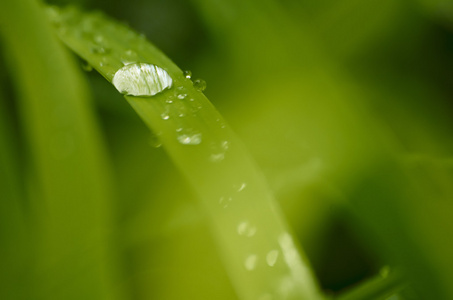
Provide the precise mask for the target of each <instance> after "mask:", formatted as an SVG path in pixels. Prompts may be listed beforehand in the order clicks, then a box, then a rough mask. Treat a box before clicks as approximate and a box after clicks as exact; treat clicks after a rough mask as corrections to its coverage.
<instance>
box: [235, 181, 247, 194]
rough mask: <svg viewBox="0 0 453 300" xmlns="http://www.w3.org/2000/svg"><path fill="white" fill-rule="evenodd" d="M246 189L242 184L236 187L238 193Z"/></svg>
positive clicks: (245, 184) (244, 184) (245, 185)
mask: <svg viewBox="0 0 453 300" xmlns="http://www.w3.org/2000/svg"><path fill="white" fill-rule="evenodd" d="M246 187H247V183H245V182H243V183H241V184H240V185H239V186H238V187H237V191H238V192H242V191H243V190H244V189H245V188H246Z"/></svg>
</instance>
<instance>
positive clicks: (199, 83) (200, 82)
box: [193, 79, 206, 92]
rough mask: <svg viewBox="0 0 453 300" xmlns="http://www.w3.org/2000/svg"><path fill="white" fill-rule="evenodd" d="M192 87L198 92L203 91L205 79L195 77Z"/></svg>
mask: <svg viewBox="0 0 453 300" xmlns="http://www.w3.org/2000/svg"><path fill="white" fill-rule="evenodd" d="M193 87H194V88H195V89H196V90H197V91H199V92H203V91H204V90H205V89H206V81H204V80H203V79H196V80H195V81H194V82H193Z"/></svg>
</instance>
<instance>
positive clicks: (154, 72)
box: [112, 63, 173, 96]
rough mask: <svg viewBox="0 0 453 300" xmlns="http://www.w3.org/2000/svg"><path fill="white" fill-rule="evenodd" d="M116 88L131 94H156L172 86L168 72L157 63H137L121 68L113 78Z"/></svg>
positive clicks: (123, 92)
mask: <svg viewBox="0 0 453 300" xmlns="http://www.w3.org/2000/svg"><path fill="white" fill-rule="evenodd" d="M112 83H113V85H114V86H115V87H116V89H117V90H118V91H119V92H120V93H122V94H126V95H131V96H154V95H156V94H158V93H160V92H162V91H163V90H165V89H169V88H171V86H172V83H173V80H172V79H171V77H170V75H168V73H167V72H166V71H165V70H164V69H162V68H160V67H158V66H155V65H151V64H144V63H137V64H129V65H126V66H124V67H122V68H121V69H119V70H118V71H117V72H116V73H115V76H113V80H112Z"/></svg>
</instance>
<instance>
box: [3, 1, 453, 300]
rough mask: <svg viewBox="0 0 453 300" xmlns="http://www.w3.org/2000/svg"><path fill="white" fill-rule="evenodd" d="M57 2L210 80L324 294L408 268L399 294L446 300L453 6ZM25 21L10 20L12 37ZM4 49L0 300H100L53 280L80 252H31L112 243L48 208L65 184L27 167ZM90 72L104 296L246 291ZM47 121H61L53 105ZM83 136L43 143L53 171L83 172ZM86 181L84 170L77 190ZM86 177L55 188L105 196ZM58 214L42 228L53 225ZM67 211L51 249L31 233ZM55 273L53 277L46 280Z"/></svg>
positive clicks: (177, 182)
mask: <svg viewBox="0 0 453 300" xmlns="http://www.w3.org/2000/svg"><path fill="white" fill-rule="evenodd" d="M11 1H12V0H11ZM48 4H55V5H59V6H65V5H77V6H79V7H81V8H82V9H83V10H87V11H91V10H100V11H102V12H105V13H106V14H107V15H109V16H112V17H114V18H115V19H117V20H120V21H121V22H125V23H127V24H129V25H130V27H132V28H134V29H136V30H137V31H138V32H140V33H143V34H144V35H145V36H146V37H147V38H148V39H149V40H150V41H151V42H152V43H154V44H155V45H156V46H157V47H159V48H160V49H161V50H162V51H163V52H164V53H165V54H166V55H167V56H168V57H170V58H171V59H172V60H173V61H174V62H175V63H176V64H177V65H178V66H179V67H180V68H182V69H187V70H191V71H192V72H193V74H194V76H193V77H194V78H203V79H205V80H206V81H207V83H208V88H207V89H206V91H205V95H206V96H207V97H208V98H209V99H210V100H211V102H212V103H213V104H214V105H215V106H216V108H217V109H218V110H219V111H220V113H221V114H222V115H223V116H224V117H225V119H226V120H227V121H228V123H229V124H230V125H231V126H232V127H233V129H234V130H235V131H236V133H237V134H238V136H239V137H240V138H241V140H242V141H243V142H244V144H245V145H246V147H247V149H248V151H249V153H250V154H251V156H252V157H253V159H254V160H255V161H256V163H257V165H258V167H259V168H260V170H262V172H263V174H264V177H265V179H266V181H267V183H268V184H269V186H270V188H271V190H272V192H273V194H274V195H275V197H276V199H277V200H278V202H279V204H280V205H281V207H282V209H283V211H284V213H285V216H286V217H287V220H288V222H289V223H290V224H291V226H292V227H293V229H294V231H295V233H296V234H297V238H298V239H299V241H300V243H301V245H302V246H303V248H304V249H305V251H306V252H307V255H308V257H309V259H310V262H311V263H312V266H313V268H314V272H315V274H316V276H317V278H318V280H319V283H320V286H321V288H322V289H323V291H325V293H326V294H327V295H330V296H337V295H340V294H341V293H342V292H344V291H347V290H350V289H351V288H354V287H356V286H358V285H360V284H361V283H363V282H366V281H367V280H368V279H371V278H375V277H376V276H377V277H379V278H381V277H383V280H384V279H385V278H384V277H385V276H386V273H388V272H389V270H390V274H391V273H392V272H393V270H395V269H398V270H403V273H404V274H405V275H404V282H407V283H409V286H408V287H407V288H405V289H403V290H402V291H401V292H400V293H398V294H395V295H394V296H392V297H393V298H391V299H453V287H452V286H451V284H450V283H451V280H453V244H452V239H451V237H452V236H453V202H452V201H453V182H452V179H453V177H452V175H453V156H452V150H453V139H452V138H451V136H452V134H451V133H452V130H453V123H452V121H453V119H452V117H453V110H452V108H453V104H452V99H453V89H452V88H451V87H452V80H453V69H452V66H453V35H452V29H453V27H452V26H453V2H451V1H448V0H418V1H416V0H379V1H378V0H369V1H359V0H341V1H333V0H301V1H297V0H281V1H271V0H262V1H255V0H247V1H245V0H243V1H236V0H231V1H227V0H216V1H214V0H211V1H210V0H191V1H188V0H166V1H164V0H147V1H145V0H129V1H106V0H98V1H89V0H80V1H69V0H68V1H63V0H61V1H57V0H56V1H49V2H48ZM4 5H5V7H6V9H5V10H4V11H5V13H8V4H4ZM2 6H3V5H2ZM16 22H17V23H16V24H18V23H21V20H20V19H18V20H17V19H16ZM16 24H15V23H12V24H10V25H8V23H7V22H2V23H1V25H2V27H3V28H2V32H3V35H4V36H7V34H5V32H6V31H8V30H14V29H12V27H14V26H18V25H16ZM8 26H11V27H8ZM17 28H19V27H17ZM17 31H18V34H17V36H18V37H19V36H20V34H21V31H20V30H19V29H17ZM24 34H26V33H24ZM8 41H9V40H8V38H3V39H2V40H0V46H1V48H0V50H1V54H2V61H1V68H2V70H4V71H3V72H1V75H0V84H1V86H0V92H1V93H0V100H1V101H0V103H1V106H0V121H1V124H0V138H1V140H0V146H1V147H0V149H1V153H0V154H1V155H0V158H1V161H0V163H1V164H0V171H1V174H0V203H1V204H0V248H1V249H0V299H73V298H68V295H71V294H73V295H74V299H100V298H103V297H101V296H99V295H96V293H94V292H93V293H92V290H91V289H93V290H96V288H93V287H92V286H90V284H89V283H90V282H91V281H90V278H85V279H84V281H83V282H81V283H80V284H79V283H78V282H77V281H75V282H71V283H69V282H66V281H65V280H67V279H61V282H59V281H58V280H59V279H58V278H59V277H60V276H61V272H63V273H68V274H73V273H74V274H77V272H81V273H83V267H80V266H79V262H78V259H79V258H78V257H62V258H59V257H54V256H52V257H50V256H51V254H50V253H52V252H48V250H46V249H47V248H45V247H44V248H42V247H41V248H39V247H38V248H39V249H38V250H37V249H36V247H35V246H34V245H35V244H36V242H37V241H38V244H39V243H40V242H39V241H45V242H43V243H44V244H46V245H47V244H52V243H56V244H59V243H63V244H64V241H62V240H58V241H56V240H52V239H54V238H55V237H59V238H61V237H65V238H67V239H68V240H70V241H71V240H77V239H79V238H80V239H81V242H80V245H79V246H80V247H81V248H83V247H84V245H85V244H84V243H86V242H88V243H94V244H96V243H102V241H99V240H97V239H96V236H97V235H96V233H93V237H90V239H87V238H86V237H85V235H84V234H85V233H86V232H87V231H90V232H91V231H93V232H96V230H97V229H96V228H83V227H78V226H77V225H76V223H77V218H80V217H82V216H84V212H83V209H86V210H87V211H89V210H90V209H91V208H90V206H89V205H91V204H88V206H86V207H85V208H83V209H81V211H78V208H77V206H74V207H72V206H65V205H63V204H62V205H61V206H60V207H59V208H58V209H57V210H56V211H53V212H51V213H48V212H47V213H43V210H44V211H45V210H46V200H45V198H46V193H45V188H43V187H42V186H41V185H43V186H45V185H46V184H49V185H54V184H57V185H58V184H59V179H58V178H53V179H52V180H51V182H48V183H43V182H41V181H40V180H41V179H40V178H41V177H40V175H39V174H40V171H39V170H40V168H42V167H40V166H42V165H40V164H39V163H38V164H36V163H35V162H34V151H38V150H36V149H35V148H33V147H31V146H30V145H31V144H33V141H30V139H31V138H30V134H29V131H30V129H29V128H33V127H34V126H39V125H34V123H33V122H35V121H36V120H35V119H33V118H31V117H30V114H29V113H28V112H27V110H28V107H27V106H24V105H23V104H18V101H19V100H18V99H20V98H21V97H24V95H23V93H22V92H21V89H23V87H22V86H21V85H20V84H18V82H20V81H21V75H20V72H18V74H19V75H17V74H16V73H17V72H16V71H15V70H16V66H17V65H18V64H20V63H18V62H17V61H16V60H15V59H12V58H11V57H13V56H14V55H12V54H11V51H10V49H9V48H8V46H7V44H8ZM37 43H39V41H38V42H37ZM43 43H44V41H43ZM41 48H42V49H46V47H41ZM41 48H39V47H37V49H41ZM29 51H33V48H31V49H30V50H29ZM37 51H41V50H37ZM49 51H50V50H49ZM49 59H50V60H52V58H51V57H50V58H49ZM48 63H49V64H50V65H51V64H52V62H51V61H50V62H48ZM76 63H77V67H78V68H80V69H82V67H83V66H84V62H83V61H81V60H79V59H76ZM55 68H56V71H55V72H60V71H59V70H58V68H57V66H56V67H55ZM17 69H20V68H17ZM61 72H62V71H61ZM84 72H85V71H84ZM15 74H16V75H15ZM83 75H84V78H82V79H80V80H81V81H82V83H81V85H83V84H86V83H85V82H83V81H84V80H86V81H87V83H88V86H89V91H90V92H91V94H92V97H91V98H92V101H93V103H92V107H93V108H94V118H93V120H91V119H90V118H88V119H89V120H88V121H86V122H88V123H90V122H93V123H98V124H99V125H100V128H101V130H100V133H93V136H90V137H87V138H86V139H87V140H89V141H92V143H105V149H106V151H105V153H107V154H106V156H105V162H101V163H100V164H101V165H105V166H107V167H105V168H104V170H108V171H106V173H108V175H107V177H110V178H109V180H110V181H111V185H112V186H113V194H114V195H107V196H105V195H104V196H105V199H107V200H106V201H105V202H103V204H102V205H104V206H105V207H106V210H107V211H109V213H106V215H108V216H107V217H106V216H98V215H90V218H93V220H96V219H98V218H100V219H102V218H107V219H109V221H108V222H109V223H108V224H110V225H109V226H110V227H108V228H107V231H108V236H109V239H110V241H109V243H111V244H112V245H114V247H113V248H114V249H115V250H114V254H112V257H109V258H108V259H107V261H106V262H105V264H106V265H107V266H109V265H112V266H113V265H115V266H118V267H117V271H113V270H112V273H115V272H117V273H118V274H114V277H115V280H116V281H115V282H117V285H115V286H107V287H106V289H110V290H111V294H112V295H110V296H108V297H107V296H105V299H114V298H118V299H137V300H142V299H169V300H170V299H219V300H220V299H237V298H236V295H235V292H234V290H233V288H232V286H231V283H230V281H229V279H228V276H227V275H226V272H225V269H224V266H223V265H222V262H221V260H220V256H219V251H220V250H219V249H218V248H217V247H216V245H215V243H214V241H213V238H212V237H211V233H210V229H209V223H208V222H207V221H206V217H205V216H204V213H203V211H202V210H201V208H199V207H198V202H197V199H196V196H195V195H194V193H193V191H192V188H191V187H190V186H189V184H188V183H187V182H186V180H185V179H184V178H183V177H182V175H181V174H180V173H179V171H178V170H177V169H176V168H175V166H174V165H173V163H172V161H171V160H170V159H169V158H168V157H167V155H166V154H165V150H164V149H162V148H159V147H158V148H156V147H154V146H155V144H156V139H157V137H156V135H155V134H154V133H151V134H150V132H149V130H148V129H147V128H146V127H145V125H144V124H143V122H142V121H141V120H140V119H139V118H138V117H137V115H136V114H135V113H134V112H133V110H132V109H131V108H130V107H129V105H128V104H127V102H126V101H124V98H123V97H122V95H120V94H119V93H118V92H117V91H116V90H115V89H114V88H113V87H112V86H111V85H110V84H109V83H108V82H107V81H105V80H104V78H102V77H101V76H100V75H99V74H97V73H95V72H85V73H84V74H83ZM24 81H25V80H24ZM64 93H65V90H64V89H63V94H64ZM66 93H70V91H66ZM86 98H87V99H89V97H88V96H87V97H86ZM37 105H38V106H39V104H37ZM89 105H91V104H89ZM89 107H90V106H89ZM30 110H31V108H30ZM82 110H83V109H82ZM45 113H46V112H43V115H42V117H43V118H46V117H47V116H46V115H45ZM47 113H48V114H59V113H61V112H59V111H58V107H57V108H56V111H54V112H47ZM80 122H81V123H80V124H85V121H84V120H80ZM61 124H63V125H61V126H63V127H64V126H65V125H64V122H62V123H61ZM90 124H91V123H90ZM70 126H71V125H70ZM80 126H83V125H80ZM27 128H28V129H27ZM76 142H77V141H73V140H71V139H67V138H66V137H65V136H63V137H58V138H56V142H55V145H51V146H50V148H48V151H50V152H52V151H54V152H55V153H56V155H57V156H58V155H62V156H63V158H61V159H62V160H60V158H58V157H57V159H55V161H53V162H51V163H54V164H55V166H56V167H55V168H57V169H58V170H60V169H61V172H63V173H64V172H65V171H64V170H68V169H71V170H72V168H76V166H73V165H77V163H76V162H75V161H74V162H72V163H71V160H70V159H66V156H65V155H66V154H65V153H66V152H68V153H70V152H71V151H78V150H77V146H74V143H76ZM88 143H91V142H88ZM65 151H66V152H65ZM83 151H86V152H87V153H89V152H90V150H83ZM84 155H85V154H84ZM86 155H87V156H86V157H88V158H89V157H90V154H86ZM83 157H85V156H83ZM88 161H89V159H88ZM42 163H43V165H46V162H42ZM88 164H89V165H90V163H88ZM93 168H94V167H93ZM88 170H89V168H88ZM93 170H94V169H93ZM57 174H58V173H57ZM86 176H87V175H86V173H83V172H82V171H81V173H80V174H79V173H74V175H73V178H72V180H74V181H78V180H79V178H82V177H86ZM44 177H45V176H44ZM88 177H89V176H88ZM95 177H96V176H95V175H93V178H95ZM46 178H47V177H46ZM90 178H91V177H90ZM90 178H88V179H85V181H86V182H87V183H86V185H84V184H80V185H79V186H77V185H75V186H72V187H65V186H64V184H66V183H64V181H63V180H62V181H61V183H62V184H63V185H62V186H61V187H60V188H61V192H62V193H72V191H73V190H71V189H74V188H75V189H80V190H83V189H90V188H93V187H94V189H97V186H98V184H97V183H93V182H92V180H91V179H90ZM93 180H94V179H93ZM67 182H70V180H69V179H68V181H67ZM101 185H102V184H101ZM107 185H108V184H107ZM102 190H103V188H99V193H100V194H102V193H103V192H102ZM43 191H44V192H43ZM77 193H78V194H77V195H78V197H79V196H81V197H83V193H82V192H77ZM95 194H96V193H95ZM107 194H108V193H107ZM104 196H103V197H104ZM87 203H89V201H87ZM93 205H94V206H96V205H97V204H93ZM96 207H97V206H96ZM110 212H111V214H110ZM52 213H53V214H54V215H52ZM49 215H50V217H51V219H52V220H50V221H49V220H47V219H46V217H43V216H49ZM55 215H58V216H59V218H61V220H54V219H53V217H55ZM55 219H58V218H57V217H55ZM65 219H66V221H67V224H68V225H67V226H68V227H71V228H72V227H74V228H73V229H71V230H66V229H61V233H57V234H56V235H52V234H50V235H49V236H51V237H52V238H49V240H47V241H46V238H42V237H40V234H39V233H36V232H35V231H34V229H35V228H36V227H40V226H42V224H44V223H46V222H49V224H50V225H48V227H49V228H52V229H51V230H56V231H58V230H60V228H57V229H55V228H53V227H52V224H60V225H61V224H65ZM43 220H44V221H43ZM53 222H54V223H53ZM46 224H47V223H46ZM60 225H59V226H60ZM45 226H47V225H45ZM99 231H102V229H99ZM65 232H69V233H78V234H80V236H79V235H78V234H75V235H74V236H65V235H66V234H65ZM44 235H46V234H44ZM82 241H83V242H82ZM68 243H69V244H68V245H72V242H68ZM63 246H64V245H63ZM49 247H51V246H49ZM68 247H70V246H68ZM71 247H72V246H71ZM57 248H58V247H57ZM52 249H53V248H52ZM96 249H97V248H96ZM92 250H93V249H91V248H90V247H87V249H85V250H83V251H86V253H89V254H88V255H91V254H92ZM57 252H58V251H57ZM79 253H80V252H79ZM82 253H83V252H82ZM46 255H49V257H48V258H45V259H43V257H45V256H46ZM103 257H104V256H103ZM41 260H46V261H51V265H52V268H49V269H48V270H46V272H45V274H46V275H45V276H37V275H36V274H41V273H35V272H34V271H33V270H34V269H35V267H36V265H40V263H39V262H40V261H41ZM93 260H96V256H93ZM95 264H96V263H95ZM79 268H80V269H79ZM38 269H39V268H38ZM107 269H108V268H107ZM62 270H64V271H62ZM384 273H385V274H384ZM383 274H384V275H383ZM71 276H72V275H71ZM94 277H95V276H94ZM101 277H102V276H101ZM62 278H66V277H64V276H63V277H62ZM68 278H70V277H68ZM74 278H77V275H74ZM49 281H50V282H54V283H55V284H52V285H51V287H49V288H48V289H41V288H40V287H41V286H43V285H45V284H43V283H44V282H49ZM92 284H93V285H97V284H103V283H96V282H95V281H93V282H92ZM402 286H403V285H402ZM80 289H85V291H84V292H80ZM37 290H39V292H36V291H37ZM76 290H77V291H78V292H75V291H76ZM59 295H60V296H59ZM81 295H82V296H81ZM80 297H83V298H80ZM357 299H359V298H357ZM363 299H365V298H363ZM373 299H374V298H373ZM375 299H381V298H375ZM382 299H385V298H382Z"/></svg>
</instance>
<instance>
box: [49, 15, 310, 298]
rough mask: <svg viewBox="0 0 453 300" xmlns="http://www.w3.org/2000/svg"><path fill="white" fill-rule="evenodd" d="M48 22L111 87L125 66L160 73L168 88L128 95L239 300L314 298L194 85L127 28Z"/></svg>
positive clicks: (79, 20)
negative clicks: (202, 218) (187, 195)
mask: <svg viewBox="0 0 453 300" xmlns="http://www.w3.org/2000/svg"><path fill="white" fill-rule="evenodd" d="M51 16H52V18H53V21H54V23H55V25H56V27H57V28H58V32H59V33H60V37H61V39H62V40H63V41H64V42H65V43H66V44H67V45H68V46H69V47H70V48H71V49H72V50H73V51H75V52H76V53H77V54H78V55H80V56H81V57H82V58H83V59H85V60H86V61H87V62H88V63H89V64H90V65H92V66H93V67H94V68H96V69H97V70H98V71H99V72H100V73H101V74H102V75H103V76H104V77H106V79H107V80H109V81H111V80H112V78H113V76H114V74H115V72H117V71H118V70H119V69H120V68H122V67H123V65H124V64H126V63H138V62H140V63H147V64H154V65H157V66H159V67H162V68H164V69H165V70H166V71H167V72H168V74H170V76H171V78H172V79H173V87H172V88H171V89H170V90H167V91H164V92H161V93H158V94H157V95H155V96H153V97H151V98H150V97H132V96H126V99H127V100H128V102H129V103H130V104H131V105H132V107H133V108H134V109H135V110H136V112H137V113H138V114H139V115H140V117H141V118H142V119H143V121H144V122H145V123H146V124H147V125H148V126H149V127H150V128H151V129H152V130H153V131H154V132H158V133H159V136H160V140H161V142H162V144H163V146H164V147H165V149H166V151H167V152H168V153H169V155H170V157H171V158H172V159H173V161H174V163H175V164H176V165H177V166H178V167H179V169H180V170H181V171H182V173H183V174H184V175H185V176H186V177H187V179H188V181H189V182H190V183H191V186H192V188H193V189H194V191H195V192H196V194H197V195H198V196H199V198H200V200H201V204H202V206H203V207H204V209H205V211H206V213H207V216H208V218H209V220H210V225H211V228H212V233H213V235H214V237H215V239H216V240H217V242H218V246H219V248H218V250H219V251H220V252H221V255H222V257H223V261H224V265H225V268H226V269H227V270H228V272H229V275H230V279H231V281H232V282H233V285H234V286H235V289H236V291H237V293H238V296H239V297H240V299H257V298H259V297H262V298H263V299H265V298H266V297H267V298H269V297H273V298H274V299H318V298H319V294H318V291H317V287H316V284H315V280H314V278H313V275H312V274H311V271H310V269H309V267H308V266H307V261H306V259H305V258H304V257H303V255H301V254H300V252H299V250H298V247H297V245H296V243H295V242H294V239H293V237H292V235H291V233H290V230H289V228H288V226H287V225H286V224H285V221H284V218H283V216H282V214H281V213H280V210H279V208H278V207H277V206H276V205H275V203H274V200H273V198H272V196H271V194H270V192H269V191H268V188H267V187H266V185H265V184H264V181H263V179H262V178H261V177H262V175H261V174H260V173H259V172H258V171H257V170H256V167H255V166H254V164H253V163H252V162H251V160H250V158H249V157H248V154H247V153H246V151H245V150H244V149H243V146H242V145H241V142H240V141H239V140H238V139H237V138H236V137H235V135H234V134H233V132H232V131H231V130H230V129H229V127H228V125H227V124H226V123H225V122H224V121H223V119H222V117H221V116H220V115H219V113H218V112H217V111H216V110H215V109H214V107H213V106H212V105H211V104H210V103H209V101H208V100H207V99H206V98H205V97H204V95H203V94H202V93H201V92H200V91H201V90H202V89H203V87H202V86H203V83H202V82H198V83H195V84H194V83H193V82H192V81H191V80H189V79H188V78H186V77H185V76H184V75H183V73H182V71H181V70H180V69H179V68H178V67H177V66H175V65H174V64H173V63H172V62H171V61H170V60H169V59H168V58H166V57H165V56H164V55H163V54H162V53H161V52H160V51H158V50H157V49H156V48H154V47H153V46H152V45H150V44H149V43H147V42H146V41H145V40H144V39H143V38H141V37H139V36H137V35H135V34H134V33H133V32H131V31H130V30H129V29H127V28H125V27H124V26H121V25H118V24H117V23H116V22H113V21H109V20H107V19H106V18H103V17H101V16H99V15H97V14H92V15H83V14H80V13H78V12H77V11H75V10H67V11H64V12H63V13H60V12H59V11H58V9H53V10H51Z"/></svg>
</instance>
